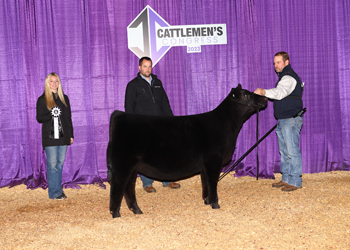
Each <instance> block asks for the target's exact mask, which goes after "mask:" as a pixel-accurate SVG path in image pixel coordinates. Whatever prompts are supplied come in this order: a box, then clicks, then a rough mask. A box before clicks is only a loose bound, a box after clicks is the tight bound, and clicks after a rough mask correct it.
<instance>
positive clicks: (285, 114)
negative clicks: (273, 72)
mask: <svg viewBox="0 0 350 250" xmlns="http://www.w3.org/2000/svg"><path fill="white" fill-rule="evenodd" d="M286 75H288V76H291V77H293V78H294V79H295V80H296V81H297V85H296V86H295V89H294V90H293V92H292V93H291V94H290V95H289V96H286V97H285V98H283V99H282V100H274V101H273V110H274V116H275V118H276V119H277V120H278V119H287V118H292V117H294V116H295V115H296V114H297V113H298V112H299V111H300V110H301V109H302V108H303V101H302V100H301V96H302V93H303V87H302V83H301V80H300V78H299V76H298V75H297V73H295V72H294V70H293V69H292V67H291V66H290V65H287V66H285V67H284V68H283V70H282V72H280V73H278V82H277V84H278V83H279V81H281V79H282V77H283V76H286ZM277 84H276V86H277Z"/></svg>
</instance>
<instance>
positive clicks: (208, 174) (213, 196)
mask: <svg viewBox="0 0 350 250" xmlns="http://www.w3.org/2000/svg"><path fill="white" fill-rule="evenodd" d="M221 162H222V159H221V158H220V157H216V156H214V157H211V158H210V159H208V161H207V164H206V165H205V179H206V181H207V182H206V183H207V190H208V201H207V203H206V204H210V205H211V207H212V208H213V209H218V208H220V205H219V198H218V192H217V186H218V179H219V176H220V172H221V167H220V166H221Z"/></svg>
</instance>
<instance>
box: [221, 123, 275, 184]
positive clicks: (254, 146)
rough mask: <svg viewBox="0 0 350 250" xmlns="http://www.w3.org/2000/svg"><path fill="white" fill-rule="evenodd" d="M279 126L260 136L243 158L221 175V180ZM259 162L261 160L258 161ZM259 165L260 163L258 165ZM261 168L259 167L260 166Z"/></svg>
mask: <svg viewBox="0 0 350 250" xmlns="http://www.w3.org/2000/svg"><path fill="white" fill-rule="evenodd" d="M276 127H277V124H276V125H275V126H273V127H272V128H271V129H270V130H269V131H268V132H267V133H266V134H265V135H264V136H263V137H261V138H260V140H258V141H257V142H256V143H255V144H254V145H253V146H252V147H251V148H250V149H249V150H248V151H247V152H245V153H244V155H242V156H241V158H239V159H238V160H237V161H235V162H234V163H232V164H231V166H229V167H228V168H227V169H226V170H225V172H224V173H223V174H222V175H221V176H220V177H219V180H218V182H219V181H221V180H222V178H224V177H225V176H226V175H227V174H228V173H229V172H231V171H232V170H233V169H234V168H235V167H237V166H238V164H239V163H240V162H241V161H242V160H243V159H244V158H245V157H246V156H247V155H248V154H249V153H250V152H252V151H253V150H254V148H256V147H257V146H258V145H259V143H260V142H262V141H263V140H264V139H265V138H266V137H267V136H268V135H269V134H271V132H272V131H274V130H275V129H276ZM258 164H259V162H258ZM258 166H259V165H258ZM258 168H259V167H258ZM257 173H259V170H257Z"/></svg>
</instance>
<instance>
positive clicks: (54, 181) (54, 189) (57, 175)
mask: <svg viewBox="0 0 350 250" xmlns="http://www.w3.org/2000/svg"><path fill="white" fill-rule="evenodd" d="M45 152H46V158H47V183H48V186H49V198H50V199H55V198H56V197H57V196H59V195H61V194H62V193H63V189H62V185H61V183H62V169H63V162H64V159H65V158H66V152H67V145H63V146H50V147H45Z"/></svg>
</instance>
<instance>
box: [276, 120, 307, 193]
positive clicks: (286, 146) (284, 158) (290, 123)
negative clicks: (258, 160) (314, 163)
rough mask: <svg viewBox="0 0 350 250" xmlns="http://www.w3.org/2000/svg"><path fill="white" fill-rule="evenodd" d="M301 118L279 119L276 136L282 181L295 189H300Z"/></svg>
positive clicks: (301, 170)
mask: <svg viewBox="0 0 350 250" xmlns="http://www.w3.org/2000/svg"><path fill="white" fill-rule="evenodd" d="M302 126H303V118H302V117H300V116H298V117H295V118H288V119H279V120H278V122H277V128H276V134H277V137H278V147H279V151H280V154H281V173H282V181H283V182H285V183H288V184H289V185H293V186H296V187H301V182H302V179H301V175H302V172H303V169H302V163H301V152H300V148H299V138H300V130H301V127H302Z"/></svg>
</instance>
